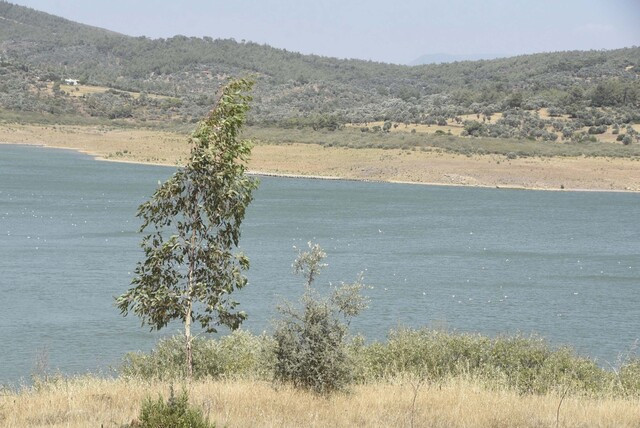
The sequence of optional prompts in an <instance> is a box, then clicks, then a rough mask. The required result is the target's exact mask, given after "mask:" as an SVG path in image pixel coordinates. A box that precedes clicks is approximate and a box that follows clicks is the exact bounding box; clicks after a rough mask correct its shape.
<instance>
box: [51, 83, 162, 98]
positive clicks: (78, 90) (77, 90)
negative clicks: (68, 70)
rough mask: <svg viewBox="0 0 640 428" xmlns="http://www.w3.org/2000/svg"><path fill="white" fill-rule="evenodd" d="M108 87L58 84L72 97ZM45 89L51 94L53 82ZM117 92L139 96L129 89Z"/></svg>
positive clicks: (93, 92)
mask: <svg viewBox="0 0 640 428" xmlns="http://www.w3.org/2000/svg"><path fill="white" fill-rule="evenodd" d="M109 89H111V88H109V87H107V86H92V85H67V84H66V83H64V84H61V85H60V90H61V91H64V92H66V93H67V94H69V95H70V96H72V97H82V96H83V95H90V94H103V93H105V92H107V91H108V90H109ZM47 90H48V92H49V94H50V95H53V83H49V84H47ZM119 92H124V93H127V94H129V95H131V97H133V98H135V99H138V98H140V92H130V91H120V90H119ZM148 96H149V97H150V98H157V99H169V98H171V97H168V96H166V95H156V94H148Z"/></svg>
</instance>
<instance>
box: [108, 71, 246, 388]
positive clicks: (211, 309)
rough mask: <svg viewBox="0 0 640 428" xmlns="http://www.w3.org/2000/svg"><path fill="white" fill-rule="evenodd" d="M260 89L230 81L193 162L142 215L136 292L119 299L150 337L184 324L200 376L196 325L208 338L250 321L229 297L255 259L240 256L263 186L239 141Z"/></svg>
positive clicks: (197, 141) (197, 139)
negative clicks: (248, 217)
mask: <svg viewBox="0 0 640 428" xmlns="http://www.w3.org/2000/svg"><path fill="white" fill-rule="evenodd" d="M252 86H253V82H251V81H248V80H244V79H239V80H234V81H232V82H230V83H229V84H228V85H227V86H225V87H224V88H223V90H222V92H221V95H220V98H219V99H218V102H217V104H216V105H215V107H214V109H213V110H212V111H211V113H210V114H209V116H208V117H207V118H206V119H204V120H203V121H202V122H200V124H199V125H198V127H197V129H196V130H195V132H194V133H193V134H192V136H191V138H190V140H189V141H190V143H191V146H192V147H191V156H190V159H189V161H188V163H187V164H186V165H185V166H184V167H183V168H180V169H179V170H178V171H177V172H176V173H175V174H173V176H172V177H171V178H169V180H167V181H166V182H165V183H163V184H161V185H160V186H159V187H158V189H157V190H156V191H155V193H154V194H153V196H152V197H151V199H150V200H149V201H147V202H145V203H143V204H142V205H140V207H139V208H138V213H137V216H138V217H140V218H141V219H142V221H143V224H142V226H141V228H140V231H141V232H146V235H145V236H144V238H143V239H142V243H141V247H142V248H143V249H144V252H145V258H144V260H143V261H141V262H139V263H138V265H137V267H136V270H135V277H134V279H133V280H132V283H131V284H132V288H130V289H129V290H128V291H127V292H126V293H124V294H123V295H121V296H120V297H117V298H116V304H117V306H118V308H119V309H120V311H121V313H122V314H123V315H125V316H126V315H127V314H128V313H129V312H130V311H131V312H133V313H135V314H136V315H138V316H139V317H140V318H141V319H142V324H143V325H145V324H146V325H149V326H150V327H151V330H160V329H161V328H163V327H165V326H166V325H167V324H168V323H169V322H170V321H172V320H180V321H182V323H183V324H184V333H185V350H186V374H187V376H188V377H191V376H192V374H193V357H192V349H191V344H192V337H193V336H192V332H191V328H192V324H200V326H201V327H202V328H203V329H204V331H206V332H216V331H217V330H216V328H217V327H218V326H226V327H229V328H230V329H235V328H237V327H238V326H239V325H240V324H241V323H242V321H243V320H244V319H245V318H246V314H245V313H244V312H242V311H237V310H236V306H237V305H238V303H237V302H235V301H233V300H231V299H230V296H229V295H230V294H231V293H232V292H233V291H234V290H236V289H240V288H242V287H243V286H244V285H245V284H246V283H247V279H246V278H245V276H244V275H243V271H244V270H246V269H248V268H249V260H248V259H247V258H246V257H245V256H244V255H243V254H242V253H236V249H237V246H238V240H239V238H240V224H241V223H242V220H243V219H244V216H245V212H246V209H247V206H248V205H249V203H250V202H251V200H252V199H253V197H252V191H253V190H254V189H255V188H256V187H257V180H255V179H253V178H250V177H248V176H247V175H246V174H245V172H246V171H245V168H246V167H245V164H246V161H247V159H248V157H249V154H250V151H251V144H250V142H249V141H247V140H242V139H240V138H239V131H240V128H241V126H242V125H243V123H244V121H245V119H246V112H247V110H248V109H249V105H248V103H249V101H250V100H251V97H250V96H249V95H248V92H249V91H250V90H251V88H252Z"/></svg>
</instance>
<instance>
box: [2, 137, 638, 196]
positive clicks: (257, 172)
mask: <svg viewBox="0 0 640 428" xmlns="http://www.w3.org/2000/svg"><path fill="white" fill-rule="evenodd" d="M0 145H16V146H33V147H41V148H47V149H57V150H72V151H74V152H77V153H81V154H84V155H87V156H90V157H92V158H93V159H94V160H96V161H101V162H118V163H126V164H135V165H150V166H163V167H174V168H175V167H177V166H178V165H176V164H175V163H174V164H171V163H169V162H153V161H143V160H133V159H111V158H107V157H105V156H104V155H103V154H101V153H98V152H95V151H91V150H87V149H84V148H80V147H67V146H60V145H55V144H47V143H42V142H11V141H0ZM351 150H366V149H351ZM639 169H640V168H639ZM247 174H249V175H254V176H259V177H281V178H294V179H307V180H328V181H354V182H364V183H390V184H409V185H421V186H434V187H435V186H441V187H461V188H484V189H505V190H523V191H527V190H528V191H549V192H594V193H640V189H620V188H612V189H601V188H576V187H565V188H555V187H541V186H522V185H509V184H504V185H492V184H481V183H450V182H438V181H411V180H395V179H377V178H365V177H344V176H339V175H317V174H304V173H288V172H273V171H265V170H255V169H248V170H247Z"/></svg>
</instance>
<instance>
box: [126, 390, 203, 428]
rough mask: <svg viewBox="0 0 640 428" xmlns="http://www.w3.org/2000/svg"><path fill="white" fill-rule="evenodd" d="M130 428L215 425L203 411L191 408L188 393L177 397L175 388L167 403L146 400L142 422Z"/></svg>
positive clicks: (141, 413) (141, 412) (196, 427)
mask: <svg viewBox="0 0 640 428" xmlns="http://www.w3.org/2000/svg"><path fill="white" fill-rule="evenodd" d="M130 427H132V428H133V427H139V428H169V427H170V428H215V424H211V423H209V421H208V420H207V419H206V418H205V417H204V415H203V414H202V410H200V409H198V408H194V407H190V406H189V396H188V395H187V391H184V390H183V391H182V393H180V395H178V396H177V397H176V396H175V395H174V393H173V387H172V388H171V392H170V395H169V400H168V401H167V402H166V403H165V402H164V400H163V399H162V397H158V400H156V401H154V400H151V399H146V400H145V401H144V403H143V404H142V409H141V410H140V420H139V421H134V422H133V423H131V425H130Z"/></svg>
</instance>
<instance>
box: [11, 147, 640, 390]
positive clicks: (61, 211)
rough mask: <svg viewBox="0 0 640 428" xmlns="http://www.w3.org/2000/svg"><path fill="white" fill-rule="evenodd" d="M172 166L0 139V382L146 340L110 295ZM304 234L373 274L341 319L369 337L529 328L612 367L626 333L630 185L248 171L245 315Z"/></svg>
mask: <svg viewBox="0 0 640 428" xmlns="http://www.w3.org/2000/svg"><path fill="white" fill-rule="evenodd" d="M172 172H173V169H172V168H166V167H155V166H142V165H131V164H118V163H108V162H99V161H95V160H93V159H92V158H90V157H88V156H85V155H82V154H78V153H75V152H72V151H66V150H53V149H44V148H38V147H28V146H17V145H4V146H3V145H0V384H2V383H12V382H16V381H18V380H19V379H21V378H22V379H27V378H28V376H29V374H30V373H31V372H33V371H34V370H35V366H36V361H37V360H38V359H43V358H44V359H46V360H47V361H48V366H49V369H50V370H57V369H59V370H61V371H62V372H64V373H69V374H71V373H83V372H86V371H92V372H95V371H100V370H103V371H106V370H108V367H109V366H112V365H116V364H117V363H118V361H119V360H120V358H121V357H122V356H123V355H124V354H125V353H126V352H129V351H135V350H148V349H150V348H151V347H153V345H154V343H155V342H156V341H157V339H158V337H159V336H161V334H157V333H150V332H149V331H148V329H146V328H140V323H139V320H138V319H137V318H135V317H134V316H129V317H128V318H123V317H121V316H120V314H119V312H118V310H117V309H116V308H115V307H114V306H113V296H116V295H118V294H121V293H122V292H124V291H125V290H126V289H127V288H128V287H129V282H130V280H131V272H132V271H133V269H134V268H135V264H136V261H137V260H138V259H139V258H140V257H141V256H142V252H141V250H140V248H139V246H138V244H139V241H140V235H139V234H138V233H137V229H138V226H139V222H138V220H137V218H136V217H135V212H136V208H137V206H138V205H139V204H140V203H141V202H143V201H144V200H146V199H147V198H148V197H149V196H150V195H151V194H152V192H153V190H154V189H155V187H156V186H157V183H158V181H159V180H165V179H166V178H167V177H169V176H170V175H171V173H172ZM309 240H313V241H315V242H318V243H319V244H321V245H322V246H323V247H324V248H325V250H326V251H327V253H328V259H327V262H328V264H329V267H328V268H327V269H326V270H325V271H324V273H323V274H322V275H321V276H320V278H319V281H318V285H319V286H322V285H325V284H328V283H329V282H331V283H334V284H335V283H337V282H339V281H341V280H342V281H351V280H353V279H355V277H356V276H357V274H358V273H359V272H360V271H363V272H364V275H365V280H366V282H367V283H368V284H370V285H372V286H373V288H372V289H371V290H369V291H368V292H367V294H368V296H369V297H370V298H371V304H370V308H369V309H368V310H367V311H366V312H365V313H364V314H363V315H362V316H361V317H359V318H358V319H357V320H356V321H355V322H354V324H353V327H354V329H355V330H356V331H358V332H361V333H363V334H364V335H365V336H366V337H367V338H369V339H384V337H385V335H386V334H387V332H388V331H389V330H390V329H391V328H394V327H398V326H410V327H419V326H431V327H438V328H447V329H449V330H457V331H465V332H479V333H483V334H488V335H497V334H502V333H505V334H512V333H518V332H520V333H524V334H530V333H537V334H539V335H542V336H544V337H546V338H547V339H548V340H549V341H550V342H551V343H553V344H566V345H570V346H572V347H574V348H575V349H576V350H577V351H578V352H579V353H581V354H584V355H589V356H592V357H595V358H598V359H599V360H600V361H601V362H602V363H603V364H604V365H606V362H609V363H611V364H614V365H615V363H616V359H617V358H618V356H619V355H620V354H621V353H624V352H628V351H629V350H631V349H634V344H635V343H636V342H637V341H638V340H639V338H640V195H638V194H630V193H600V192H598V193H596V192H542V191H518V190H505V189H482V188H461V187H458V188H456V187H437V186H420V185H404V184H386V183H360V182H346V181H320V180H304V179H285V178H262V179H261V185H260V188H259V190H258V191H257V192H256V194H255V200H254V202H253V203H252V205H251V206H250V208H249V213H248V217H247V219H246V221H245V223H244V226H243V235H242V239H241V243H242V249H243V250H244V251H245V253H246V254H247V255H248V256H249V257H250V259H251V270H250V271H249V273H248V277H249V285H248V286H247V287H246V288H245V289H244V290H242V291H241V292H240V293H238V294H237V299H238V300H239V301H240V302H241V303H242V304H241V307H242V309H243V310H245V311H246V312H248V314H249V319H248V320H247V322H246V323H245V325H244V328H246V329H249V330H251V331H254V332H258V333H259V332H262V331H264V330H269V329H270V320H272V319H273V318H274V317H275V316H276V315H277V314H276V311H275V309H274V308H275V306H276V305H277V303H278V302H280V301H281V300H282V299H283V298H288V299H290V300H295V299H296V298H297V297H298V296H299V295H300V293H301V292H302V291H303V287H302V285H301V284H302V281H301V279H300V278H296V277H294V276H293V275H292V273H291V263H292V261H293V259H294V258H295V256H296V254H297V250H296V249H295V248H294V246H295V247H296V248H303V247H305V245H306V242H307V241H309ZM177 331H179V326H172V327H169V328H168V329H167V331H166V332H164V331H163V332H161V333H162V334H172V333H175V332H177ZM43 356H45V357H43Z"/></svg>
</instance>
